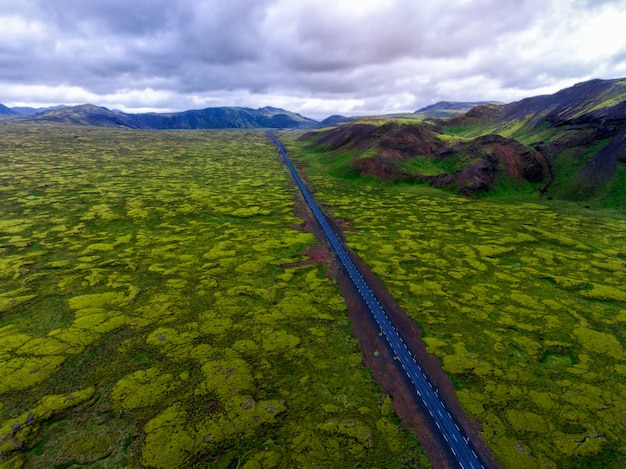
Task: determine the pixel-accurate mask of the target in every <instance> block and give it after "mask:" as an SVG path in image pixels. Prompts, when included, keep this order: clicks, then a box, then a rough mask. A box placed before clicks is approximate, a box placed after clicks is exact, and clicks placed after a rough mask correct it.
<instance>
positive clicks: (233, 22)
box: [0, 0, 626, 118]
mask: <svg viewBox="0 0 626 469" xmlns="http://www.w3.org/2000/svg"><path fill="white" fill-rule="evenodd" d="M625 25H626V0H428V1H421V0H0V103H3V104H5V105H8V106H23V105H26V106H34V107H39V106H48V105H55V104H68V105H71V104H82V103H93V104H97V105H102V106H106V107H109V108H114V109H121V110H124V111H128V112H139V111H148V110H150V111H180V110H186V109H202V108H206V107H214V106H246V107H254V108H256V107H261V106H276V107H283V108H286V109H289V110H292V111H296V112H300V113H301V114H304V115H306V116H309V117H313V118H323V117H326V116H328V115H330V114H343V115H363V114H382V113H393V112H407V111H414V110H416V109H418V108H420V107H423V106H426V105H428V104H432V103H435V102H437V101H441V100H448V101H478V100H498V101H505V102H510V101H514V100H517V99H521V98H523V97H527V96H533V95H537V94H546V93H552V92H555V91H557V90H559V89H561V88H564V87H567V86H570V85H572V84H574V83H577V82H580V81H584V80H588V79H591V78H618V77H626V33H625V28H626V26H625Z"/></svg>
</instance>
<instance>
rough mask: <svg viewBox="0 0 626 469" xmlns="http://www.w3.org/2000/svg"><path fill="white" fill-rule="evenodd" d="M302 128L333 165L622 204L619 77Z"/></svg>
mask: <svg viewBox="0 0 626 469" xmlns="http://www.w3.org/2000/svg"><path fill="white" fill-rule="evenodd" d="M302 138H303V140H304V141H305V142H306V143H307V144H308V145H309V150H310V151H311V152H317V153H318V156H319V158H318V159H319V162H320V164H325V165H327V167H328V170H329V171H330V172H333V173H335V174H339V173H343V174H344V175H346V176H354V177H358V176H360V177H373V178H376V179H379V180H381V181H389V182H409V183H414V184H428V185H430V186H432V187H438V188H443V189H446V190H449V191H451V192H456V193H460V194H464V195H470V196H476V195H480V196H489V195H494V194H495V195H496V196H502V195H506V194H512V195H522V194H523V195H525V196H527V197H529V198H532V199H539V198H545V199H551V198H555V199H562V200H571V201H578V202H581V203H583V204H585V205H593V206H600V207H613V208H618V209H620V210H626V80H592V81H589V82H584V83H580V84H578V85H575V86H573V87H571V88H567V89H565V90H562V91H560V92H558V93H555V94H554V95H549V96H537V97H534V98H527V99H524V100H521V101H518V102H515V103H511V104H506V105H498V104H488V105H481V106H476V107H474V108H473V109H472V110H471V111H469V112H467V113H466V114H463V115H460V116H457V117H454V118H452V119H426V120H420V119H419V118H418V117H417V116H416V117H413V118H411V117H410V116H405V117H404V118H402V119H392V118H383V117H380V118H366V119H361V120H359V121H357V122H354V123H348V124H343V125H340V126H337V127H335V128H332V129H325V130H321V131H317V132H310V133H308V134H306V135H304V136H303V137H302Z"/></svg>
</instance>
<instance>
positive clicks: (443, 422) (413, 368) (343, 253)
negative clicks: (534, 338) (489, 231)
mask: <svg viewBox="0 0 626 469" xmlns="http://www.w3.org/2000/svg"><path fill="white" fill-rule="evenodd" d="M267 135H268V137H269V138H270V139H271V140H272V141H273V142H274V144H275V145H276V146H277V147H278V150H279V151H280V154H281V155H282V157H283V159H284V161H285V164H286V165H287V167H288V168H289V170H290V171H291V175H292V176H293V178H294V180H295V181H296V184H297V185H298V187H299V188H300V191H301V192H302V195H303V196H304V199H305V200H306V202H307V204H308V205H309V208H310V209H311V211H312V212H313V215H314V216H315V218H316V219H317V221H318V223H319V224H320V226H321V228H322V230H323V232H324V234H325V236H326V239H327V240H328V243H329V244H330V246H331V249H332V250H333V251H334V253H335V255H336V256H337V259H338V260H339V263H340V264H341V265H342V266H343V268H344V269H345V271H346V273H347V274H348V277H349V278H350V281H351V283H352V285H353V286H354V288H355V289H356V290H357V291H358V292H359V295H360V297H361V300H362V302H363V304H364V305H365V306H366V308H367V309H368V310H369V311H370V313H371V314H372V316H373V317H374V319H375V320H376V322H377V323H378V326H379V327H380V330H381V331H382V333H383V335H384V337H385V338H386V340H387V343H388V345H389V347H390V348H391V351H392V352H393V353H394V354H395V357H394V359H396V360H397V361H398V362H399V363H400V365H401V366H402V368H403V369H404V371H405V373H406V375H407V377H408V378H409V380H410V381H411V383H412V384H413V386H414V387H415V392H416V393H417V396H418V397H419V399H420V400H421V403H422V405H423V407H424V408H425V409H426V411H427V412H428V414H429V415H430V417H432V421H433V423H434V426H435V427H436V428H437V429H438V430H439V432H440V435H441V437H442V438H443V440H445V442H446V443H447V445H448V447H449V449H450V456H451V458H452V459H453V460H456V461H457V462H458V465H459V467H461V468H464V469H484V466H483V464H482V463H481V462H480V460H479V458H478V456H477V454H476V452H475V451H474V450H473V449H472V447H471V446H470V443H469V438H468V437H466V436H465V435H463V433H462V432H461V429H460V428H459V426H458V424H457V423H456V422H455V420H454V418H453V417H452V415H451V414H450V412H449V411H448V410H447V409H446V406H445V405H444V403H443V402H442V400H441V399H440V398H439V395H438V393H437V392H436V390H435V388H434V387H433V385H432V384H431V382H430V379H429V378H428V376H427V375H426V374H425V373H424V371H423V370H422V367H421V366H420V365H419V364H418V363H417V361H416V359H415V356H414V355H413V354H412V353H411V351H410V350H409V348H408V347H407V346H406V344H405V342H404V340H403V339H402V336H401V334H400V332H399V331H398V330H397V329H396V327H395V326H394V324H393V323H392V322H391V320H390V319H389V317H388V316H387V313H385V310H384V309H383V307H382V306H381V304H380V301H379V300H378V298H377V297H376V295H375V294H374V293H373V291H372V289H371V288H370V286H369V285H368V284H367V282H366V281H365V280H364V279H363V275H362V274H361V272H360V271H359V269H358V268H357V267H356V265H355V264H354V262H353V261H352V258H351V257H350V256H349V254H348V250H347V248H346V247H345V246H344V245H343V243H342V242H341V240H340V238H339V236H337V234H336V233H335V232H334V231H333V229H332V228H331V226H330V224H329V223H328V221H327V220H326V217H325V216H324V214H323V213H322V211H321V210H320V209H319V207H318V206H317V203H316V202H315V200H314V199H313V196H312V195H311V193H310V192H309V190H308V189H307V187H306V185H305V184H304V182H303V181H302V178H300V175H299V174H298V172H297V171H296V169H295V168H294V166H293V164H292V163H291V161H290V160H289V157H288V156H287V152H286V151H285V148H284V147H283V145H282V144H281V143H280V141H279V140H278V139H277V138H276V137H275V136H274V134H272V133H271V132H269V131H268V132H267Z"/></svg>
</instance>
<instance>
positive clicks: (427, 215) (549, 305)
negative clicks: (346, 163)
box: [281, 133, 626, 469]
mask: <svg viewBox="0 0 626 469" xmlns="http://www.w3.org/2000/svg"><path fill="white" fill-rule="evenodd" d="M281 138H282V139H283V141H284V142H285V143H287V147H288V150H289V151H290V152H291V154H292V155H293V157H294V159H295V160H296V161H297V162H298V163H299V165H300V166H301V167H302V169H303V171H304V172H305V174H306V175H307V177H308V179H309V180H310V181H311V184H312V188H313V190H314V192H315V193H316V197H317V198H318V200H319V201H320V202H321V203H322V204H324V205H325V206H326V207H328V211H329V213H330V214H332V215H334V216H335V217H337V218H339V219H342V220H343V222H344V225H345V226H346V227H347V228H346V230H344V234H345V235H346V238H347V241H348V245H349V246H350V247H351V248H352V249H353V250H354V251H355V252H356V253H357V254H358V255H359V256H360V257H361V258H362V259H363V260H364V261H365V263H366V264H367V265H368V266H369V267H370V268H371V269H372V271H373V272H374V273H375V274H376V275H377V276H378V278H379V279H380V280H381V281H382V282H383V283H384V285H385V286H386V288H387V289H388V290H389V292H390V293H391V295H392V296H393V297H394V298H395V299H396V301H397V302H398V303H399V305H400V306H401V307H402V308H403V309H404V310H405V311H406V312H407V314H408V315H409V316H410V317H411V318H412V319H413V320H414V321H415V322H416V323H417V324H418V325H419V326H420V328H421V330H422V333H423V340H424V342H425V344H426V346H427V348H428V350H429V351H430V352H431V353H433V354H434V355H435V356H436V357H437V358H438V359H439V361H440V362H441V364H442V367H443V369H444V371H445V372H446V373H447V374H448V375H449V376H450V377H451V378H452V380H453V381H454V383H455V385H456V388H457V396H458V398H459V400H460V402H461V404H462V406H463V407H464V408H465V410H466V412H467V413H468V415H469V417H470V418H471V419H473V420H474V421H476V422H477V424H478V425H479V426H480V428H481V429H482V436H483V438H484V439H485V440H486V441H487V442H488V444H489V446H490V447H491V448H492V450H493V451H494V453H495V455H496V457H497V458H498V460H499V461H500V462H501V464H502V465H503V467H506V468H520V469H526V468H529V467H559V468H597V467H602V468H621V467H623V466H624V463H625V462H626V446H625V445H624V442H625V441H626V428H625V427H624V421H623V418H624V415H625V412H626V352H625V347H626V333H625V331H626V327H625V326H626V288H625V285H626V218H625V217H624V216H623V215H620V213H619V212H616V211H613V210H605V211H599V210H595V211H594V210H589V209H585V208H582V207H580V205H578V204H576V203H568V202H563V201H557V200H552V201H549V200H544V201H541V202H538V201H534V202H533V203H529V202H528V201H527V197H526V196H518V197H517V198H514V197H512V196H511V195H510V194H509V195H508V196H507V197H506V198H502V197H499V198H498V197H492V198H488V199H471V198H467V197H460V196H458V195H453V194H450V193H449V192H444V191H441V190H437V189H433V188H430V187H428V186H424V185H415V184H407V183H405V184H387V183H381V182H380V181H378V180H377V179H375V178H359V177H353V178H348V177H345V174H342V173H341V171H340V170H339V169H338V168H333V171H331V173H329V167H332V166H329V165H328V164H327V162H326V161H324V160H323V159H322V158H321V157H320V153H318V152H312V151H311V150H310V148H309V147H308V146H307V145H306V142H303V141H302V140H297V139H296V136H294V135H292V134H287V133H283V134H281Z"/></svg>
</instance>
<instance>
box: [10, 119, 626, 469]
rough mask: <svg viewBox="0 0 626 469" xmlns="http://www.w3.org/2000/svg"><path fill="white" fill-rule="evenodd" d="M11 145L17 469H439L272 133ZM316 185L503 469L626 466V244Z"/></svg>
mask: <svg viewBox="0 0 626 469" xmlns="http://www.w3.org/2000/svg"><path fill="white" fill-rule="evenodd" d="M0 133H1V138H0V462H1V465H2V467H4V468H19V467H26V468H32V467H37V468H41V467H46V468H59V469H60V468H70V467H73V468H78V467H86V468H119V467H137V468H138V467H148V468H179V467H215V468H226V467H229V468H234V467H238V468H244V469H259V468H283V467H284V468H287V467H294V468H295V467H301V468H304V467H320V468H340V467H350V468H358V467H368V468H374V467H379V468H383V467H391V468H393V467H397V468H401V467H429V463H428V461H427V459H426V457H425V455H424V452H423V450H422V449H421V448H420V447H419V445H418V443H417V440H416V438H415V437H414V436H412V435H411V434H409V433H408V432H406V431H405V430H404V429H403V428H402V427H401V425H400V424H399V420H398V419H397V417H395V416H394V415H393V414H391V413H390V409H389V405H387V404H386V403H387V401H388V398H386V396H385V394H384V393H383V391H382V389H381V387H380V386H379V384H378V383H377V382H376V381H374V379H373V377H372V375H371V373H370V372H369V370H367V369H366V368H364V367H363V366H362V365H361V361H362V357H361V354H360V351H359V349H358V346H357V343H356V340H355V339H354V338H353V337H352V333H351V328H350V323H349V321H348V317H347V310H346V306H345V303H344V301H343V298H342V296H341V295H340V290H339V288H338V286H337V285H336V284H335V283H334V282H333V281H331V280H329V279H328V278H327V277H326V276H325V274H324V269H325V267H324V266H322V265H320V264H313V263H308V264H305V265H302V266H300V267H295V268H287V267H284V266H286V265H288V264H293V263H297V262H299V261H302V260H305V259H307V257H306V256H305V253H306V251H307V249H308V248H309V247H310V246H312V245H315V244H316V240H315V238H314V236H313V235H312V234H310V233H305V232H302V231H300V230H299V229H298V227H299V225H301V224H302V220H300V219H298V218H297V217H296V216H295V215H294V208H295V204H296V198H295V190H294V188H293V187H292V185H291V182H290V178H289V175H288V173H287V171H286V170H285V169H284V168H283V166H282V164H281V161H280V160H279V158H278V155H277V152H276V150H275V148H274V147H273V146H272V145H271V144H270V143H269V142H268V141H267V139H266V138H265V135H264V134H263V133H262V132H257V131H236V132H235V131H232V132H231V131H184V132H175V131H172V132H169V131H164V132H149V131H132V130H115V129H98V128H89V127H71V126H53V125H50V126H46V125H25V124H24V125H18V124H8V123H0ZM315 181H316V187H317V188H318V189H319V190H320V191H321V192H322V194H323V200H324V201H325V202H327V203H332V204H334V205H338V208H337V215H339V216H341V215H342V214H344V215H345V213H347V211H348V209H349V210H352V211H353V213H354V224H355V227H358V228H359V231H356V232H354V233H350V235H349V237H350V242H351V244H352V246H353V247H354V248H355V249H356V250H357V252H358V253H359V254H360V255H362V256H364V258H366V259H367V261H368V262H370V263H371V265H372V267H374V269H375V271H376V272H377V274H378V275H380V276H381V278H382V279H384V281H385V282H386V283H387V285H388V286H389V288H390V289H391V290H392V291H393V293H394V294H395V295H396V296H397V298H398V299H399V300H400V301H401V302H402V303H403V305H404V306H405V307H406V309H407V311H408V312H409V313H410V314H411V315H412V317H414V318H415V320H416V321H418V322H419V323H421V324H422V325H423V326H424V328H425V330H426V331H427V333H428V339H427V340H428V344H429V347H430V348H431V349H432V350H433V351H434V352H435V353H437V354H438V355H439V356H440V357H441V358H442V360H443V362H444V367H445V369H446V371H448V372H449V373H450V374H451V375H452V376H454V377H455V379H457V380H458V382H459V385H460V387H459V396H460V398H461V399H462V402H463V403H464V404H465V405H466V408H467V410H468V412H470V414H471V415H472V416H473V417H475V418H480V419H482V420H484V421H485V435H486V437H487V438H488V440H489V441H490V443H491V444H492V445H493V447H494V448H495V449H496V450H497V451H498V454H499V455H500V456H503V457H505V458H508V457H511V456H510V455H514V454H516V452H517V453H520V454H523V455H525V457H528V458H529V460H531V458H532V459H534V460H541V461H548V460H552V461H554V460H556V459H558V458H559V457H560V456H561V455H562V457H563V458H568V459H567V460H568V461H574V460H575V458H589V457H604V458H605V459H607V460H609V459H610V457H609V456H610V454H609V453H608V452H609V451H612V452H613V453H611V454H622V453H619V452H620V451H623V450H624V448H623V447H620V445H623V441H624V436H625V433H624V422H623V419H624V414H623V412H624V382H623V378H624V373H626V363H625V362H624V352H623V348H622V344H623V341H624V336H623V333H621V332H620V331H621V330H623V329H622V326H623V323H624V321H626V310H625V309H624V308H626V303H624V301H625V299H626V293H624V287H623V284H624V269H623V262H624V260H623V259H624V257H623V256H624V255H625V249H624V232H625V228H626V224H625V223H624V222H623V221H621V220H610V219H603V218H597V219H596V218H594V219H592V220H589V219H583V218H580V217H575V216H571V217H562V216H560V215H559V214H558V213H557V212H554V211H552V210H550V209H548V208H545V207H540V206H529V207H528V208H527V209H525V211H524V212H520V208H518V207H516V206H512V205H501V206H500V205H497V206H495V208H494V207H492V206H490V205H489V204H484V203H478V204H475V203H472V202H468V201H465V200H463V199H459V198H452V197H450V198H445V199H444V198H441V197H434V198H431V197H427V196H418V195H413V194H404V193H402V192H398V193H387V192H385V191H384V190H383V189H380V190H379V189H374V188H370V189H367V190H363V191H361V190H359V191H358V192H357V191H356V188H357V186H355V185H350V184H348V185H333V184H334V183H333V180H332V179H325V178H319V177H318V178H316V179H315ZM351 188H352V189H351ZM334 191H336V192H334ZM407 202H408V203H407ZM407 220H408V221H409V222H410V224H407ZM400 225H402V226H403V228H402V230H400V231H399V236H397V237H396V236H395V234H394V230H396V229H397V228H398V227H399V226H400ZM517 226H521V227H522V228H520V231H519V233H517V232H515V230H514V227H517ZM565 226H567V227H568V230H566V232H567V234H565V232H564V229H563V228H564V227H565ZM361 230H363V232H361ZM392 234H394V235H393V236H392ZM620 256H622V257H620ZM543 263H549V268H543V267H542V266H543ZM407 284H409V285H410V289H406V291H405V289H404V288H403V285H407ZM435 285H436V288H434V286H435ZM431 287H432V288H431ZM383 404H385V405H383ZM544 435H549V436H550V437H551V441H549V442H546V443H543V444H541V443H539V437H540V436H544ZM580 441H582V443H580V444H579V443H578V442H580ZM620 442H621V443H620ZM516 445H523V450H518V449H515V447H516ZM505 462H506V459H505ZM527 467H528V466H527Z"/></svg>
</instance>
